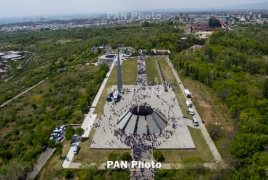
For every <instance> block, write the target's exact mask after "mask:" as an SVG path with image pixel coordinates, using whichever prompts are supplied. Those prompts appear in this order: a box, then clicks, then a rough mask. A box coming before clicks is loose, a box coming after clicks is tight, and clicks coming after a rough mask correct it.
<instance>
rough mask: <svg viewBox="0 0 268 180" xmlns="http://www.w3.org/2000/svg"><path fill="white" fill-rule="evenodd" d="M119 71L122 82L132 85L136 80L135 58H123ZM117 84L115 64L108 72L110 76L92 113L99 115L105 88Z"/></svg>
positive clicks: (105, 94) (105, 91) (104, 98)
mask: <svg viewBox="0 0 268 180" xmlns="http://www.w3.org/2000/svg"><path fill="white" fill-rule="evenodd" d="M121 73H122V82H123V87H124V85H134V84H135V82H136V76H137V58H134V59H130V60H125V61H123V63H122V65H121ZM116 84H117V66H115V67H114V68H113V70H112V72H111V74H110V77H109V79H108V81H107V83H106V85H105V88H104V90H103V92H102V94H101V97H100V99H99V101H98V104H97V106H96V109H95V110H94V114H97V116H98V117H99V116H100V115H101V113H102V109H103V106H104V104H105V102H106V96H107V93H108V91H107V89H108V88H109V87H111V86H112V85H116Z"/></svg>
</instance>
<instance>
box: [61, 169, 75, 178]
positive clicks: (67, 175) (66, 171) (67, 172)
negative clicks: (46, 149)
mask: <svg viewBox="0 0 268 180" xmlns="http://www.w3.org/2000/svg"><path fill="white" fill-rule="evenodd" d="M63 174H64V177H65V178H66V179H69V178H72V177H73V171H72V170H70V169H64V173H63Z"/></svg>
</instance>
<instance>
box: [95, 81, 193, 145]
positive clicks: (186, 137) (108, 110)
mask: <svg viewBox="0 0 268 180" xmlns="http://www.w3.org/2000/svg"><path fill="white" fill-rule="evenodd" d="M150 87H151V90H149V86H146V91H138V92H137V91H135V92H133V89H134V88H139V86H134V85H129V86H123V88H125V89H129V90H130V91H129V92H126V93H125V94H121V95H122V98H121V100H120V102H118V103H116V104H114V103H113V102H106V104H105V105H104V110H103V115H102V116H101V117H100V118H98V119H96V121H95V125H96V124H97V125H99V127H98V128H97V130H96V132H95V135H94V138H93V140H94V142H95V143H92V144H91V146H90V148H92V149H131V148H130V147H128V146H126V145H125V144H124V143H123V142H121V141H120V137H115V136H114V130H117V129H118V128H119V127H117V122H118V121H119V118H120V117H121V116H122V115H124V114H125V113H126V111H128V110H129V108H130V107H131V106H132V105H135V104H144V103H147V104H149V105H151V107H152V108H156V109H158V110H159V111H160V112H162V113H163V114H164V116H165V117H166V118H167V119H169V121H168V124H167V126H166V128H165V129H164V131H166V130H169V131H173V135H172V136H170V135H168V137H167V136H166V137H162V136H161V137H159V138H158V139H157V143H156V144H158V145H157V147H156V149H195V145H194V143H193V140H192V137H191V135H190V132H189V130H188V127H187V124H186V123H185V120H183V118H182V117H183V115H182V112H181V109H180V107H179V104H178V101H177V99H176V96H175V94H174V92H173V91H172V90H171V89H169V91H168V92H164V89H163V87H162V86H150ZM113 89H116V86H113ZM158 90H159V91H158ZM153 91H155V92H153ZM145 92H146V93H148V95H147V96H146V97H145V96H143V95H141V94H142V93H145ZM156 92H159V98H158V97H157V93H156ZM133 97H135V98H133ZM134 99H135V100H134ZM169 106H172V107H173V108H172V109H171V110H170V111H169ZM171 119H172V121H171ZM173 123H174V124H175V125H176V128H173V127H172V125H173Z"/></svg>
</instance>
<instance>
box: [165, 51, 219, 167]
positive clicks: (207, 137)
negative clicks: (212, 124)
mask: <svg viewBox="0 0 268 180" xmlns="http://www.w3.org/2000/svg"><path fill="white" fill-rule="evenodd" d="M166 60H167V62H168V64H169V67H170V69H171V70H172V73H173V75H174V77H175V78H176V80H177V82H178V84H179V86H180V88H181V91H182V93H183V92H184V90H185V88H184V86H183V84H182V83H180V82H181V80H180V78H179V76H178V73H177V71H176V70H175V69H174V68H173V65H172V63H171V62H170V60H169V58H168V56H166ZM187 99H188V100H189V98H186V97H185V101H186V100H187ZM192 108H193V110H194V112H195V117H196V119H197V120H198V122H199V128H200V130H201V132H202V134H203V136H204V138H205V140H206V142H207V144H208V147H209V149H210V151H211V153H212V154H213V157H214V160H215V161H216V162H220V161H222V158H221V155H220V153H219V151H218V149H217V147H216V146H215V144H214V142H213V140H212V139H211V137H210V135H209V133H208V131H207V128H206V126H205V125H204V124H203V123H202V120H201V118H200V116H199V113H198V112H197V110H196V108H195V106H194V104H193V107H192Z"/></svg>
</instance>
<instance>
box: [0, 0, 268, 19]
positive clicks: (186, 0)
mask: <svg viewBox="0 0 268 180" xmlns="http://www.w3.org/2000/svg"><path fill="white" fill-rule="evenodd" d="M264 1H265V0H254V1H253V0H0V5H1V10H0V18H5V17H27V16H39V15H43V16H46V15H62V14H88V13H99V12H101V13H107V12H124V11H127V12H131V11H138V10H152V9H167V8H178V9H185V8H191V9H192V8H202V9H203V8H207V9H208V10H209V9H210V10H213V9H214V8H215V10H217V8H219V7H221V6H230V7H232V5H239V4H250V3H258V2H264Z"/></svg>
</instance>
